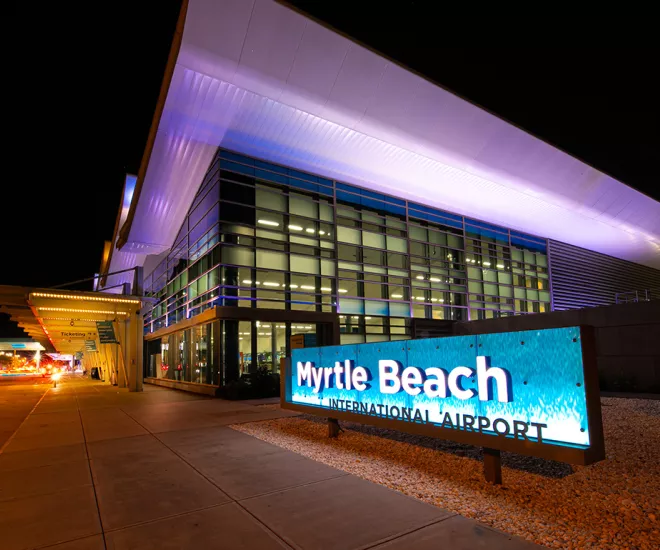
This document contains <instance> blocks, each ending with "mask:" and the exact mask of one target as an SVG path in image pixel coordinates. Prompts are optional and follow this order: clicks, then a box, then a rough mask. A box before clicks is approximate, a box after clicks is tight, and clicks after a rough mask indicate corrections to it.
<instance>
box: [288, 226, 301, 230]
mask: <svg viewBox="0 0 660 550" xmlns="http://www.w3.org/2000/svg"><path fill="white" fill-rule="evenodd" d="M289 229H293V230H294V231H302V230H303V228H302V227H300V226H299V225H289Z"/></svg>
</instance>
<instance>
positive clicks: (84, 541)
mask: <svg viewBox="0 0 660 550" xmlns="http://www.w3.org/2000/svg"><path fill="white" fill-rule="evenodd" d="M4 391H6V392H9V389H8V388H5V389H4V390H3V389H0V392H4ZM12 391H14V392H16V391H18V390H16V389H14V390H12ZM24 391H25V392H27V393H29V394H30V396H29V397H28V398H26V399H27V401H30V402H35V403H36V404H35V405H34V408H33V409H32V410H31V412H26V413H25V414H26V416H25V418H24V420H23V421H22V423H20V425H19V427H18V429H17V430H16V431H15V432H14V433H12V434H11V435H10V436H9V437H8V438H7V439H6V441H5V443H4V445H3V446H2V451H1V454H0V548H2V549H3V550H18V549H28V548H42V547H49V548H53V549H58V550H64V549H66V550H87V549H89V550H102V549H104V548H114V549H125V548H126V549H127V548H158V549H162V548H177V549H179V548H191V549H193V548H194V549H204V548H227V549H233V548H242V549H269V548H299V549H338V550H339V549H341V550H345V549H350V548H363V549H366V548H387V549H390V550H396V549H404V548H405V549H410V548H417V549H426V548H428V549H430V548H434V549H438V548H451V549H456V550H460V549H476V548H490V549H507V550H508V549H511V550H523V549H531V548H536V546H534V545H532V544H529V543H527V542H523V541H521V540H519V539H512V538H511V537H509V536H507V535H504V534H501V533H498V532H496V531H493V530H492V529H489V528H487V527H484V526H482V525H480V524H478V523H477V522H474V521H471V520H467V519H465V518H462V517H461V516H457V515H454V514H450V513H448V512H446V511H444V510H442V509H440V508H436V507H434V506H430V505H427V504H424V503H422V502H419V501H417V500H414V499H411V498H409V497H407V496H404V495H402V494H400V493H397V492H395V491H391V490H389V489H386V488H384V487H382V486H380V485H376V484H373V483H371V482H368V481H365V480H362V479H360V478H358V477H355V476H352V475H349V474H347V473H345V472H342V471H340V470H336V469H334V468H330V467H328V466H326V465H324V464H321V463H318V462H315V461H312V460H309V459H307V458H305V457H302V456H300V455H298V454H296V453H292V452H290V451H287V450H284V449H281V448H280V447H275V446H273V445H271V444H269V443H266V442H264V441H261V440H258V439H255V438H252V437H250V436H248V435H246V434H243V433H240V432H237V431H235V430H232V429H231V428H229V427H228V426H229V425H231V424H236V423H242V422H251V421H257V420H265V419H271V418H276V417H278V416H287V415H290V414H291V413H289V412H284V411H280V410H279V409H277V408H276V407H274V406H270V405H268V404H265V405H264V404H263V403H259V402H252V403H250V402H241V403H237V402H228V401H222V400H218V399H208V398H204V397H200V396H193V395H190V394H186V393H182V392H178V391H175V390H168V389H163V388H156V387H147V388H145V391H144V392H141V393H135V392H130V393H129V391H128V390H126V389H118V388H116V387H115V388H113V387H111V386H108V385H105V384H102V383H99V382H93V381H89V380H87V379H83V378H81V377H79V376H70V377H67V378H64V379H63V380H62V381H61V382H60V383H59V384H58V387H57V388H52V386H45V385H42V386H34V387H29V388H28V387H26V388H25V390H24ZM0 400H1V401H7V402H10V401H11V396H10V395H9V394H8V393H7V394H3V395H0Z"/></svg>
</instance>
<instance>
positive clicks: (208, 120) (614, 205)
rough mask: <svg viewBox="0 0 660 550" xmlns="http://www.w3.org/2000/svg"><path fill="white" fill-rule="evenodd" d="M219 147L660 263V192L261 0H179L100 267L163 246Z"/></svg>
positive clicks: (119, 264) (118, 264)
mask: <svg viewBox="0 0 660 550" xmlns="http://www.w3.org/2000/svg"><path fill="white" fill-rule="evenodd" d="M218 146H222V147H226V148H229V149H232V150H235V151H238V152H241V153H245V154H249V155H254V156H257V157H261V158H263V159H266V160H270V161H273V162H278V163H281V164H285V165H288V166H291V167H294V168H298V169H300V170H306V171H310V172H313V173H317V174H320V175H323V176H326V177H331V178H335V179H338V180H341V181H344V182H347V183H353V184H357V185H360V186H363V187H366V188H369V189H373V190H377V191H381V192H385V193H389V194H392V195H395V196H397V197H401V198H407V199H412V200H416V201H419V202H422V203H424V204H427V205H430V206H436V207H439V208H443V209H446V210H449V211H451V212H456V213H459V214H464V215H467V216H471V217H474V218H478V219H482V220H485V221H489V222H492V223H497V224H501V225H503V226H506V227H510V228H512V229H517V230H520V231H525V232H528V233H532V234H535V235H538V236H542V237H549V238H553V239H557V240H560V241H564V242H567V243H571V244H574V245H577V246H582V247H585V248H588V249H591V250H595V251H598V252H603V253H606V254H610V255H612V256H616V257H619V258H623V259H627V260H631V261H634V262H638V263H641V264H645V265H648V266H651V267H655V268H660V203H658V202H657V201H654V200H653V199H651V198H649V197H647V196H645V195H643V194H642V193H639V192H637V191H635V190H634V189H631V188H630V187H628V186H626V185H624V184H622V183H621V182H618V181H616V180H615V179H613V178H611V177H609V176H607V175H605V174H603V173H601V172H599V171H598V170H596V169H594V168H591V167H589V166H587V165H586V164H584V163H582V162H580V161H579V160H576V159H575V158H573V157H571V156H569V155H567V154H565V153H562V152H561V151H558V150H557V149H555V148H554V147H552V146H550V145H548V144H546V143H544V142H542V141H540V140H538V139H536V138H534V137H532V136H531V135H529V134H527V133H525V132H524V131H522V130H519V129H517V128H515V127H513V126H511V125H510V124H508V123H506V122H504V121H502V120H500V119H499V118H497V117H495V116H493V115H491V114H489V113H487V112H485V111H483V110H481V109H480V108H478V107H475V106H474V105H472V104H470V103H468V102H466V101H464V100H462V99H459V98H458V97H456V96H455V95H453V94H451V93H450V92H447V91H445V90H443V89H441V88H439V87H437V86H436V85H434V84H431V83H430V82H428V81H426V80H424V79H423V78H420V77H419V76H416V75H414V74H412V73H410V72H408V71H406V70H404V69H402V68H401V67H399V66H397V65H396V64H394V63H391V62H389V61H387V60H385V59H383V58H382V57H380V56H378V55H377V54H375V53H373V52H371V51H368V50H366V49H365V48H363V47H361V46H358V45H356V44H354V43H353V42H351V41H350V40H348V39H346V38H344V37H342V36H339V35H337V34H335V33H333V32H331V31H330V30H328V29H326V28H324V27H322V26H321V25H319V24H317V23H315V22H313V21H310V20H308V19H306V18H305V17H303V16H302V15H300V14H298V13H295V12H293V11H291V10H289V9H288V8H286V7H283V6H281V5H279V4H277V3H275V2H273V1H270V0H254V1H253V0H190V4H189V8H188V13H187V17H186V24H185V30H184V36H183V42H182V45H181V49H180V52H179V56H178V60H177V64H176V68H175V71H174V75H173V79H172V82H171V85H170V88H169V93H168V96H167V101H166V104H165V109H164V113H163V116H162V118H161V121H160V125H159V128H158V134H157V137H156V142H155V146H154V150H153V153H152V156H151V161H150V164H149V167H148V170H147V173H146V178H145V181H144V183H143V188H142V192H141V196H140V200H139V203H138V204H137V208H136V212H135V217H134V220H133V223H132V226H131V230H130V234H129V239H128V242H127V244H126V245H125V246H124V248H123V249H122V251H121V252H118V251H115V255H114V256H113V264H114V265H113V266H112V268H114V269H120V268H121V267H122V262H123V261H124V260H123V259H122V257H123V256H124V254H128V255H132V257H133V259H132V260H131V261H135V258H144V257H145V256H144V255H145V254H154V253H161V252H162V251H163V250H165V249H167V248H169V247H170V246H171V245H172V241H173V240H174V238H175V236H176V234H177V232H178V230H179V227H180V225H181V223H182V221H183V219H184V217H185V215H186V212H187V210H188V207H189V205H190V203H191V202H192V199H193V196H194V194H195V192H196V190H197V188H198V186H199V184H200V182H201V180H202V178H203V176H204V173H205V171H206V169H207V167H208V165H209V162H210V161H211V159H212V157H213V154H214V152H215V150H216V148H217V147H218ZM136 255H137V256H136ZM127 257H128V256H127Z"/></svg>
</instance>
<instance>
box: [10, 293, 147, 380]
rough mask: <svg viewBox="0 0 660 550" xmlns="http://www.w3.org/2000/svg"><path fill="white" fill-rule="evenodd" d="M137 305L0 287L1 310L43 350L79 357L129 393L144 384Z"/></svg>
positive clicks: (124, 299)
mask: <svg viewBox="0 0 660 550" xmlns="http://www.w3.org/2000/svg"><path fill="white" fill-rule="evenodd" d="M141 304H142V299H141V298H139V297H136V296H124V295H118V294H110V293H103V292H80V291H72V290H61V289H58V290H54V289H40V288H29V287H17V286H0V312H1V313H7V314H9V316H10V317H11V319H12V321H15V322H16V323H17V324H18V326H19V327H21V328H22V329H23V330H24V331H25V332H26V333H27V334H28V335H29V337H30V338H31V339H32V340H33V341H34V342H36V343H38V344H39V345H40V346H41V347H42V348H43V350H44V351H45V352H47V353H51V352H56V353H61V354H71V355H75V354H76V353H78V354H80V353H82V354H83V355H82V358H83V363H84V364H85V365H86V366H87V367H89V368H92V367H98V368H99V369H101V371H102V372H101V374H102V377H103V378H105V379H107V381H111V380H112V381H116V382H117V383H118V384H119V385H120V386H129V387H130V388H131V389H139V388H141V384H142V330H143V321H142V314H141ZM99 323H101V324H100V325H99ZM99 331H101V332H102V333H103V334H102V335H99ZM79 357H80V355H79Z"/></svg>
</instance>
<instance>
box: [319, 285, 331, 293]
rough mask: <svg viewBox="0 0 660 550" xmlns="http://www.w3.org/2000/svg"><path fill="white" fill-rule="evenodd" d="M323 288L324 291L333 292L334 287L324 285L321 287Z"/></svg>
mask: <svg viewBox="0 0 660 550" xmlns="http://www.w3.org/2000/svg"><path fill="white" fill-rule="evenodd" d="M321 290H322V291H323V292H332V289H331V288H329V287H327V286H322V287H321Z"/></svg>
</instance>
